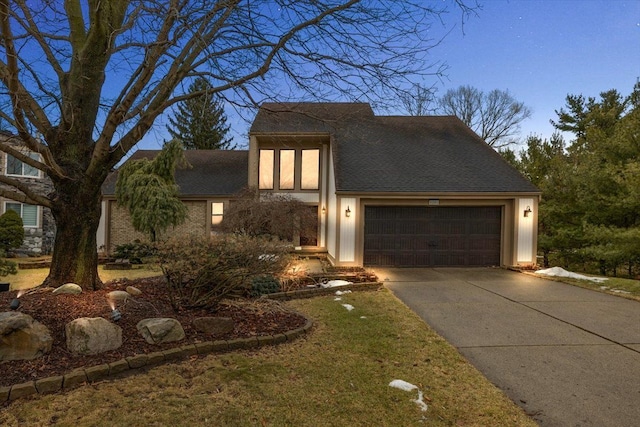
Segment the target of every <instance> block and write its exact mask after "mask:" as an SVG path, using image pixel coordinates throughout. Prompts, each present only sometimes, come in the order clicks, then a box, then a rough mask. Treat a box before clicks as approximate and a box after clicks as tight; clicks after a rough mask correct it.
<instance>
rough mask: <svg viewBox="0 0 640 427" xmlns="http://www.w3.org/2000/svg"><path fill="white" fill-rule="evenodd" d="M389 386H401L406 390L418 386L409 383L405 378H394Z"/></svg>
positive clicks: (401, 388) (414, 388)
mask: <svg viewBox="0 0 640 427" xmlns="http://www.w3.org/2000/svg"><path fill="white" fill-rule="evenodd" d="M389 387H394V388H399V389H400V390H404V391H411V390H417V389H418V386H417V385H413V384H411V383H408V382H406V381H404V380H393V381H391V382H390V383H389Z"/></svg>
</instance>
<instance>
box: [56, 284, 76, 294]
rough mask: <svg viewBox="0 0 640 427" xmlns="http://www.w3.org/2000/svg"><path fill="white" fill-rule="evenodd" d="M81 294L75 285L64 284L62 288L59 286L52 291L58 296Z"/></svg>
mask: <svg viewBox="0 0 640 427" xmlns="http://www.w3.org/2000/svg"><path fill="white" fill-rule="evenodd" d="M80 293H82V288H81V287H80V286H79V285H76V284H75V283H65V284H64V285H62V286H59V287H57V288H55V289H54V290H53V294H54V295H58V294H72V295H77V294H80Z"/></svg>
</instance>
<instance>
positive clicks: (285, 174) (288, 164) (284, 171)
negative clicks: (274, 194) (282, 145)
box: [280, 150, 296, 190]
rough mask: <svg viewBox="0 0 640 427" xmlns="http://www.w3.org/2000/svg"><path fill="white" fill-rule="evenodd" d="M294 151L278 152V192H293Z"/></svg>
mask: <svg viewBox="0 0 640 427" xmlns="http://www.w3.org/2000/svg"><path fill="white" fill-rule="evenodd" d="M295 164H296V150H280V190H293V189H294V185H295V181H294V179H293V177H294V170H295Z"/></svg>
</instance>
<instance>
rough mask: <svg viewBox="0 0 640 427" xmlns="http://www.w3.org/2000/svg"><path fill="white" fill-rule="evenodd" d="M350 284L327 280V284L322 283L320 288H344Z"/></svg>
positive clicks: (343, 281) (344, 281)
mask: <svg viewBox="0 0 640 427" xmlns="http://www.w3.org/2000/svg"><path fill="white" fill-rule="evenodd" d="M351 284H352V282H347V281H346V280H329V281H328V282H327V283H322V284H321V285H320V286H322V287H323V288H335V287H337V286H346V285H351Z"/></svg>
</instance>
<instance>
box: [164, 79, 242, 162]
mask: <svg viewBox="0 0 640 427" xmlns="http://www.w3.org/2000/svg"><path fill="white" fill-rule="evenodd" d="M189 93H191V94H194V93H200V95H198V96H196V97H194V98H189V99H186V100H184V101H182V102H180V103H178V105H177V111H176V113H175V116H174V118H169V123H170V126H167V130H168V131H169V133H170V134H171V136H172V137H173V138H177V139H180V140H181V141H182V144H183V145H184V147H185V148H186V149H187V150H196V149H199V150H232V149H234V148H235V145H233V146H232V145H231V141H232V139H233V138H227V133H228V132H229V129H230V126H229V125H227V116H226V115H225V113H224V108H223V105H222V101H221V100H220V98H219V97H218V96H217V95H216V94H215V93H214V92H213V90H212V86H211V83H209V81H208V80H207V79H205V78H204V77H199V78H197V79H196V80H195V81H194V82H193V83H192V84H191V86H189Z"/></svg>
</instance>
